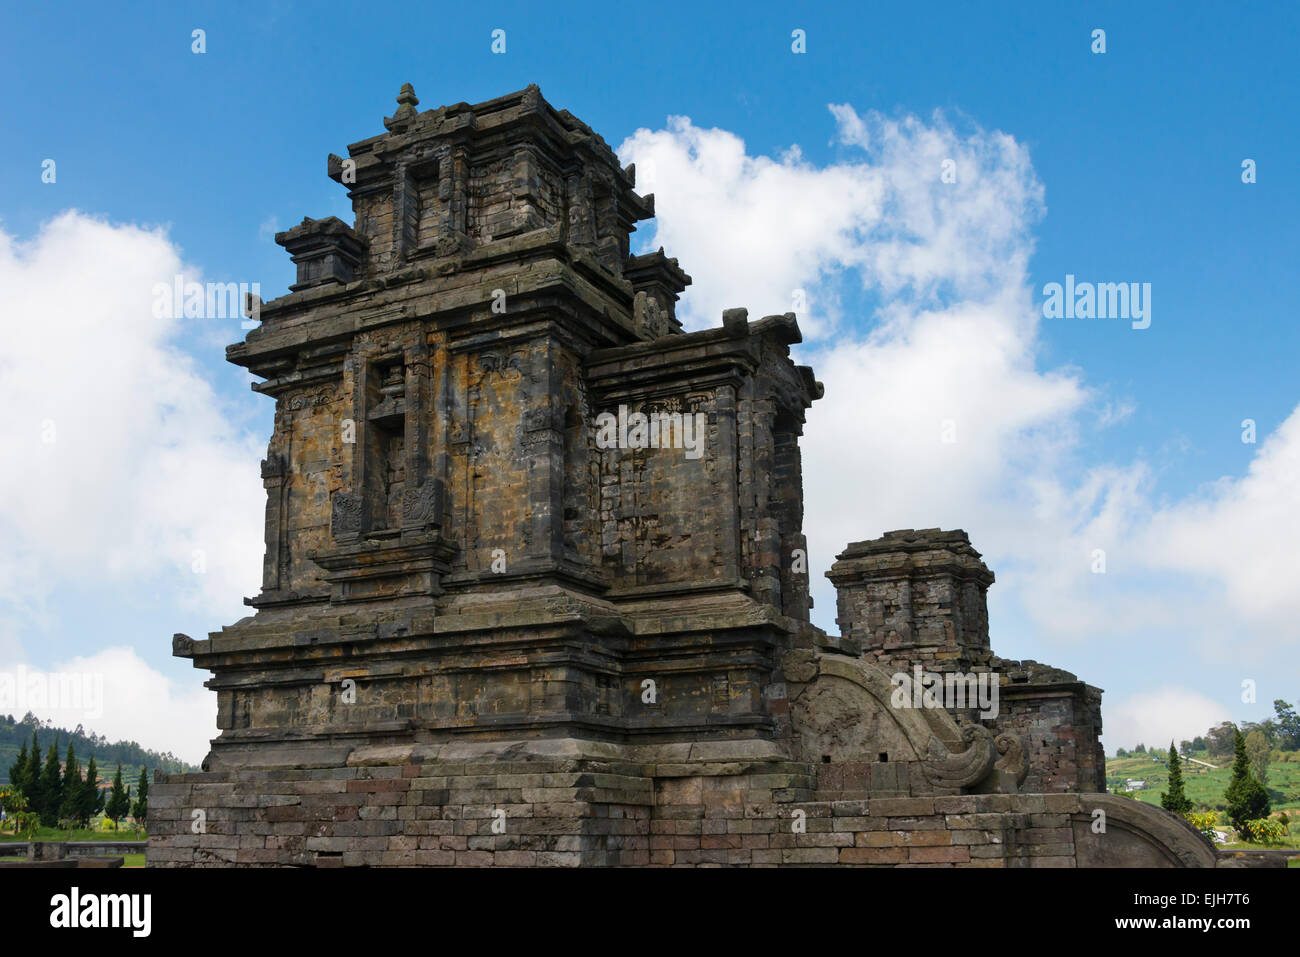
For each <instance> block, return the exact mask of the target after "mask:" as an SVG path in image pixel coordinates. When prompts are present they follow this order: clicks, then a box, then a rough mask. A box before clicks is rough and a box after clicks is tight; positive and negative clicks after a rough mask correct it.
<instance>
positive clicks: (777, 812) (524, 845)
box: [148, 761, 1214, 867]
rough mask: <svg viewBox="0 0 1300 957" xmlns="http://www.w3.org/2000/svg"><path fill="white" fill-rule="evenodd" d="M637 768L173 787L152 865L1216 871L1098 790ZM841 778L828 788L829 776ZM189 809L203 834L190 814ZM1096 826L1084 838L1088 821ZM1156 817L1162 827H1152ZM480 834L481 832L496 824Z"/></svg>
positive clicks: (1187, 844)
mask: <svg viewBox="0 0 1300 957" xmlns="http://www.w3.org/2000/svg"><path fill="white" fill-rule="evenodd" d="M663 770H665V771H666V772H668V773H666V774H663V775H661V776H652V775H644V774H639V773H637V771H638V769H637V768H636V766H623V767H617V766H606V769H605V770H595V769H587V768H584V767H581V766H574V765H573V764H572V763H567V762H560V763H554V764H539V763H538V762H533V761H528V762H518V763H513V764H512V763H509V762H501V761H491V762H485V763H480V764H475V763H463V764H453V765H448V764H447V763H439V762H435V763H433V764H426V765H420V764H416V763H408V764H404V765H393V766H381V767H344V768H322V769H315V770H310V769H298V770H262V771H251V770H245V771H237V772H236V771H231V772H218V773H208V774H189V775H172V776H170V777H168V778H167V779H165V780H161V779H160V780H159V782H158V784H157V785H156V786H155V789H154V790H151V792H150V808H149V814H150V818H149V833H150V838H149V852H148V854H149V864H150V866H151V867H177V866H184V867H190V866H210V867H229V866H308V867H350V866H385V867H415V866H445V867H451V866H495V867H548V866H553V867H578V866H651V867H726V866H732V867H765V866H768V867H775V866H854V867H873V866H875V867H1075V866H1081V865H1089V866H1105V865H1114V866H1153V865H1164V866H1170V865H1174V866H1179V865H1182V866H1213V863H1214V851H1213V849H1212V848H1210V847H1209V845H1208V844H1206V843H1205V842H1204V840H1203V839H1202V838H1200V837H1199V836H1198V835H1197V834H1196V833H1195V832H1194V831H1193V830H1191V828H1190V825H1186V824H1185V823H1184V822H1180V821H1178V820H1176V819H1174V818H1172V816H1169V815H1164V814H1163V812H1160V811H1159V810H1158V809H1155V808H1149V807H1146V806H1144V805H1140V804H1138V802H1133V801H1131V800H1128V799H1124V798H1114V797H1110V796H1108V795H1076V794H1046V795H1044V794H964V795H953V796H946V797H945V796H924V797H864V796H858V797H854V798H844V799H835V795H836V793H837V792H833V791H828V790H822V791H818V790H817V788H816V783H817V775H815V774H814V773H813V768H812V767H810V766H807V765H797V764H794V765H792V764H789V763H785V764H772V765H770V766H768V767H753V768H751V769H749V771H748V772H747V773H743V774H731V775H726V774H709V775H693V774H689V773H687V774H681V773H680V770H682V769H678V771H677V772H674V770H673V769H672V768H665V769H663ZM832 780H833V781H835V782H836V783H842V781H843V779H842V778H834V777H833V776H832V778H831V779H828V781H832ZM195 809H204V810H205V814H206V821H205V825H204V832H203V833H195V832H194V828H193V824H192V822H193V819H194V818H193V812H194V810H195ZM1099 809H1100V810H1102V811H1104V812H1105V817H1104V819H1105V820H1107V821H1109V823H1108V824H1107V825H1106V830H1105V831H1104V832H1101V833H1098V832H1096V831H1095V829H1094V826H1095V822H1096V821H1097V820H1098V815H1097V814H1096V812H1097V811H1098V810H1099ZM1165 818H1168V820H1165ZM494 825H495V829H494Z"/></svg>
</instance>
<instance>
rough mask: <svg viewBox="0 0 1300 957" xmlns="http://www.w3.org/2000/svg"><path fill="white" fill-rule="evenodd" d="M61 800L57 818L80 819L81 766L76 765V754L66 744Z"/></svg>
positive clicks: (70, 743) (69, 744)
mask: <svg viewBox="0 0 1300 957" xmlns="http://www.w3.org/2000/svg"><path fill="white" fill-rule="evenodd" d="M63 765H64V766H63V799H62V800H61V801H60V802H59V817H67V818H72V820H74V821H77V820H80V818H81V789H82V787H83V786H84V785H83V782H82V780H81V766H80V765H79V764H77V752H76V751H74V750H73V748H72V742H71V741H69V742H68V756H67V758H66V759H65V760H64V762H63Z"/></svg>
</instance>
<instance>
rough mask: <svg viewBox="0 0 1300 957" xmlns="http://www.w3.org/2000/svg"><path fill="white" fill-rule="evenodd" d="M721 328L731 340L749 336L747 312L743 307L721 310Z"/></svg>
mask: <svg viewBox="0 0 1300 957" xmlns="http://www.w3.org/2000/svg"><path fill="white" fill-rule="evenodd" d="M722 327H723V328H724V329H726V330H727V335H728V336H730V337H731V338H732V339H743V338H745V336H747V335H749V310H748V309H745V308H744V307H740V308H737V309H723V310H722Z"/></svg>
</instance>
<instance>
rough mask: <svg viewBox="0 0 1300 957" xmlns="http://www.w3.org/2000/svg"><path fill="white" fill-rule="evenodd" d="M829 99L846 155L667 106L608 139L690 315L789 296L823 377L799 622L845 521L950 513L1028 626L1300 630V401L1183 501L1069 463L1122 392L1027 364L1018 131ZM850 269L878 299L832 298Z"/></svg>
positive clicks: (821, 612)
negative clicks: (780, 143) (1247, 453)
mask: <svg viewBox="0 0 1300 957" xmlns="http://www.w3.org/2000/svg"><path fill="white" fill-rule="evenodd" d="M830 111H831V114H832V116H833V119H834V122H835V125H836V140H837V142H838V145H839V148H840V150H841V156H842V157H843V158H841V159H838V160H837V161H836V162H835V163H833V164H831V165H828V166H824V167H818V166H815V165H813V164H810V163H808V162H807V161H806V160H805V159H804V158H803V155H802V154H801V152H800V151H799V150H798V148H797V147H795V148H791V149H789V150H787V151H786V152H785V153H784V154H783V155H781V156H778V157H776V158H769V157H762V156H751V155H749V154H748V153H747V151H746V148H745V144H744V142H743V140H741V139H740V138H739V137H737V136H736V135H735V134H733V133H730V132H728V131H725V130H717V129H701V128H699V127H696V126H694V125H693V124H692V123H691V121H690V120H689V119H688V118H685V117H673V118H670V120H669V121H668V124H667V127H666V128H665V129H662V130H655V131H650V130H638V131H637V132H636V133H635V134H634V135H633V136H631V137H629V138H628V139H627V140H626V141H625V142H624V143H623V144H622V146H621V148H620V155H621V156H622V157H623V158H624V159H625V160H630V161H633V162H636V163H637V169H638V171H639V173H640V171H641V170H642V169H643V168H648V169H649V170H650V171H651V173H652V182H651V183H650V184H649V186H648V187H646V188H652V189H654V190H656V205H657V213H658V216H657V221H656V227H655V232H654V233H653V234H652V235H651V236H650V237H649V239H648V240H647V242H646V246H647V247H651V246H658V245H663V246H664V247H665V249H666V251H667V252H668V253H669V254H670V255H674V256H679V257H680V258H681V261H682V264H683V266H684V267H685V268H686V269H687V271H689V272H692V273H693V275H695V276H696V277H698V280H699V282H700V286H701V288H694V287H693V288H692V289H691V290H689V291H688V293H687V295H686V297H685V298H684V299H683V303H682V305H683V313H684V315H685V317H686V324H687V326H688V328H704V327H709V326H714V325H717V323H718V315H719V312H720V310H721V309H722V308H723V307H726V306H733V305H746V306H749V307H750V308H751V312H754V313H757V314H758V315H763V314H765V313H770V312H784V311H787V310H789V309H791V299H792V290H796V289H802V290H804V291H805V292H806V294H807V308H806V309H805V310H804V311H803V312H801V314H800V325H801V327H802V328H803V330H804V333H805V338H806V339H807V342H806V344H805V345H804V346H803V347H801V349H800V352H799V360H800V361H802V362H807V363H809V364H811V365H812V366H813V368H814V369H815V370H816V372H817V375H818V378H820V379H821V380H822V381H823V382H824V383H825V386H826V398H825V399H824V400H823V401H822V402H820V403H818V404H817V405H815V406H814V407H813V409H812V410H811V411H810V412H809V416H808V424H807V427H806V432H805V437H804V440H803V450H804V486H805V491H806V504H805V530H806V532H807V534H808V537H809V542H810V554H811V555H812V557H813V561H814V563H815V565H816V566H817V567H816V568H815V570H814V574H813V576H812V581H813V589H814V596H815V598H816V605H817V607H816V610H815V612H814V617H815V618H816V619H817V620H819V621H820V622H821V623H822V624H823V625H824V626H826V627H830V628H833V627H834V623H833V609H834V593H833V590H832V589H831V588H830V586H829V585H828V584H827V583H826V582H825V579H824V578H823V577H822V575H821V572H822V571H823V570H824V569H825V568H826V567H828V566H829V564H830V562H831V560H833V556H834V554H835V553H836V552H837V551H839V550H840V549H841V548H842V547H843V546H844V544H845V543H846V541H847V540H850V539H858V538H869V537H875V536H877V535H879V534H880V533H881V532H883V531H885V530H888V529H892V528H905V527H932V526H942V527H945V528H954V527H963V528H966V529H967V530H968V531H969V532H970V533H971V535H972V539H973V541H974V543H975V545H976V547H977V548H980V549H981V550H982V551H984V552H985V553H986V555H987V556H988V557H989V560H990V562H991V564H993V565H994V567H995V568H996V570H997V573H998V579H999V585H998V587H997V589H995V592H996V594H995V595H994V596H993V597H994V600H995V602H998V603H1001V604H1002V607H1008V606H1010V605H1013V604H1014V605H1015V606H1016V607H1017V608H1018V609H1019V610H1020V611H1021V612H1022V613H1023V615H1024V617H1025V618H1026V620H1027V622H1028V623H1029V625H1030V627H1031V628H1032V629H1033V631H1034V633H1035V634H1036V635H1037V637H1038V640H1042V641H1047V642H1068V641H1084V640H1087V641H1090V642H1096V643H1097V646H1098V650H1101V649H1102V647H1104V645H1105V644H1106V642H1111V643H1113V644H1116V645H1117V644H1120V643H1122V642H1126V641H1132V640H1134V639H1138V640H1144V641H1147V642H1155V641H1160V642H1164V643H1165V646H1166V647H1167V648H1169V650H1171V651H1175V652H1176V653H1178V654H1181V653H1183V652H1184V651H1185V650H1186V649H1187V647H1192V648H1194V649H1195V650H1197V651H1198V652H1200V654H1201V655H1203V656H1206V657H1207V658H1213V657H1214V656H1216V655H1217V656H1218V657H1219V659H1220V660H1224V656H1225V655H1226V656H1227V660H1234V661H1235V662H1236V663H1240V662H1241V659H1242V657H1243V655H1244V654H1246V653H1247V648H1246V645H1247V644H1248V643H1251V644H1254V645H1255V646H1256V649H1257V650H1258V649H1262V648H1266V647H1267V646H1269V645H1278V644H1281V643H1290V644H1292V645H1294V643H1295V642H1296V639H1297V638H1300V589H1296V588H1294V586H1293V578H1294V575H1293V573H1292V572H1291V570H1290V566H1289V564H1288V562H1287V561H1286V558H1285V556H1284V555H1283V550H1284V549H1286V548H1288V547H1289V543H1290V542H1292V541H1294V540H1295V539H1296V537H1297V534H1298V533H1300V466H1298V462H1300V412H1297V413H1296V414H1293V415H1292V417H1291V418H1290V419H1288V420H1287V422H1286V423H1285V424H1284V425H1283V426H1282V427H1281V428H1279V429H1278V430H1277V432H1276V433H1275V434H1273V435H1271V436H1269V437H1268V438H1267V439H1266V440H1264V441H1263V442H1262V443H1261V445H1260V447H1259V452H1258V454H1257V456H1256V458H1255V461H1254V462H1253V464H1252V466H1251V468H1250V472H1249V474H1248V475H1246V476H1245V477H1243V478H1240V479H1233V478H1225V479H1223V480H1221V481H1219V482H1217V483H1214V484H1213V485H1212V486H1210V487H1208V488H1206V489H1205V490H1204V492H1203V493H1202V494H1201V495H1198V496H1195V497H1193V498H1192V499H1189V500H1187V501H1180V502H1173V503H1168V502H1165V501H1164V500H1163V499H1162V498H1161V496H1160V495H1159V492H1158V489H1157V482H1158V476H1157V474H1156V473H1155V471H1154V470H1153V468H1152V467H1151V466H1150V465H1149V464H1148V463H1147V462H1146V461H1143V460H1141V459H1135V460H1133V461H1128V462H1105V461H1082V460H1081V442H1080V437H1081V435H1082V434H1083V432H1084V430H1086V429H1095V428H1106V427H1108V426H1109V425H1112V424H1114V423H1116V422H1119V421H1122V420H1124V419H1125V418H1127V417H1129V416H1131V415H1132V414H1133V412H1134V409H1135V401H1134V399H1133V398H1132V397H1130V396H1113V395H1107V394H1105V392H1104V390H1100V389H1097V388H1096V387H1094V386H1091V385H1089V384H1088V382H1087V379H1086V370H1080V369H1072V368H1044V367H1042V365H1041V363H1040V362H1039V358H1038V354H1037V353H1038V344H1039V343H1038V337H1039V323H1040V322H1041V311H1040V307H1039V301H1038V300H1037V299H1036V297H1035V289H1034V288H1033V287H1032V286H1031V284H1030V281H1029V275H1028V263H1029V260H1030V257H1031V254H1032V252H1033V232H1034V229H1035V227H1036V225H1037V223H1038V222H1039V220H1040V219H1041V217H1042V216H1043V215H1044V213H1045V207H1044V203H1043V196H1044V190H1043V185H1042V184H1041V182H1040V181H1039V180H1038V178H1037V176H1036V174H1035V172H1034V169H1033V165H1032V162H1031V161H1030V157H1029V155H1028V152H1027V150H1026V149H1025V148H1024V147H1023V146H1022V145H1021V144H1019V143H1017V142H1016V141H1015V140H1014V138H1012V137H1010V136H1007V135H1006V134H1003V133H999V132H990V131H986V130H983V129H980V128H979V127H978V126H976V125H974V124H970V123H965V124H964V125H960V126H959V125H958V124H956V123H954V122H950V120H949V119H948V118H947V117H945V116H944V115H943V114H942V113H935V114H934V115H932V116H931V117H929V118H926V119H922V118H919V117H915V116H903V117H898V118H891V117H886V116H883V115H881V114H878V113H874V112H872V113H865V114H859V113H858V112H857V111H855V110H854V109H853V108H852V107H850V106H847V105H832V106H830ZM945 173H947V174H948V175H946V176H945V175H944V174H945ZM945 180H951V181H945ZM643 185H644V184H643ZM849 287H856V289H857V290H858V292H859V296H858V299H857V301H858V302H860V303H863V304H866V307H867V308H869V309H870V310H871V314H870V315H864V316H851V315H848V316H846V315H843V314H842V310H841V307H840V302H841V299H842V298H843V297H844V296H843V294H844V292H845V290H846V289H848V288H849ZM1099 561H1101V562H1104V563H1105V564H1104V567H1105V569H1106V573H1105V574H1097V573H1095V569H1096V568H1097V567H1098V562H1099ZM1234 622H1236V623H1237V627H1236V628H1235V629H1234V627H1233V623H1234ZM1244 623H1248V628H1242V627H1241V625H1242V624H1244ZM997 629H998V624H997V620H996V619H995V620H994V622H993V630H994V633H995V644H996V632H997ZM1243 631H1244V632H1246V633H1245V634H1243ZM1227 635H1233V636H1234V641H1233V643H1231V644H1229V645H1226V646H1225V642H1224V641H1223V639H1224V638H1225V637H1226V636H1227ZM1189 639H1192V640H1190V641H1189ZM1175 642H1176V643H1177V644H1176V645H1175ZM1198 721H1199V719H1198Z"/></svg>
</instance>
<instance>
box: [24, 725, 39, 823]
mask: <svg viewBox="0 0 1300 957" xmlns="http://www.w3.org/2000/svg"><path fill="white" fill-rule="evenodd" d="M23 785H24V790H23V794H24V796H26V798H27V807H28V808H30V809H31V810H32V811H33V812H35V811H36V801H37V797H38V795H39V793H40V787H41V749H40V747H38V746H37V744H36V732H35V731H32V748H31V750H30V751H28V752H27V773H26V774H24V775H23Z"/></svg>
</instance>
